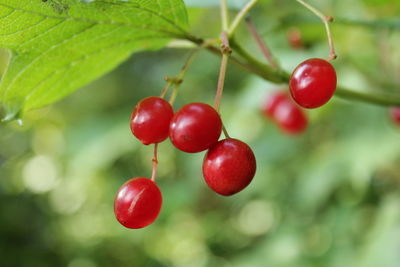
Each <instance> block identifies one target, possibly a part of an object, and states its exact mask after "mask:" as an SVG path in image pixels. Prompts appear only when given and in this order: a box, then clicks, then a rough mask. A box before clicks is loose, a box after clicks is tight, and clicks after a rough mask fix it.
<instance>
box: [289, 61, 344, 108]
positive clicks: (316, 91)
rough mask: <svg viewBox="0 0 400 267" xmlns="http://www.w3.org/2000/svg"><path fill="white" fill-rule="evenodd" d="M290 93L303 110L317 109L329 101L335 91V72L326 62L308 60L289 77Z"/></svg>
mask: <svg viewBox="0 0 400 267" xmlns="http://www.w3.org/2000/svg"><path fill="white" fill-rule="evenodd" d="M289 85H290V93H291V95H292V97H293V99H294V100H295V101H296V103H297V104H299V105H300V106H302V107H304V108H317V107H320V106H322V105H324V104H325V103H326V102H328V101H329V99H331V97H332V96H333V94H334V93H335V90H336V71H335V69H334V68H333V66H332V65H331V64H330V63H329V62H328V61H326V60H324V59H320V58H312V59H308V60H306V61H304V62H302V63H300V64H299V65H298V66H297V67H296V69H295V70H294V71H293V73H292V76H291V77H290V82H289Z"/></svg>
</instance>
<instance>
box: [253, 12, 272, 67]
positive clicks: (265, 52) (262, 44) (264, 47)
mask: <svg viewBox="0 0 400 267" xmlns="http://www.w3.org/2000/svg"><path fill="white" fill-rule="evenodd" d="M246 25H247V28H248V29H249V32H250V33H251V35H252V36H253V37H254V39H255V40H256V42H257V45H258V47H259V48H260V50H261V52H262V53H263V55H264V56H265V58H266V59H267V60H268V62H269V64H270V65H271V66H272V67H274V68H275V69H276V68H278V64H277V63H276V61H275V60H274V57H273V56H272V53H271V50H269V48H268V46H267V44H266V43H265V42H264V40H263V39H262V38H261V36H260V34H259V33H258V32H257V29H256V26H255V25H254V24H253V22H252V21H251V19H250V18H249V17H248V18H246Z"/></svg>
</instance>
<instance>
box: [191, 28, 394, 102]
mask: <svg viewBox="0 0 400 267" xmlns="http://www.w3.org/2000/svg"><path fill="white" fill-rule="evenodd" d="M187 40H189V41H191V42H193V43H195V44H197V45H199V46H205V45H204V43H205V41H203V40H202V39H200V38H197V37H195V36H191V35H188V36H187ZM229 45H230V47H231V48H232V49H233V50H234V51H235V54H238V55H240V57H241V58H243V59H244V60H245V61H243V60H241V59H239V58H237V57H235V56H230V60H231V61H232V62H233V63H235V64H236V65H238V66H239V67H241V68H242V69H243V70H245V71H247V72H249V73H253V74H255V75H257V76H259V77H260V78H262V79H264V80H266V81H269V82H272V83H276V84H281V83H287V82H288V81H289V78H290V74H289V73H287V72H286V71H284V70H281V69H279V70H275V69H273V68H271V66H269V65H266V64H264V63H262V62H261V61H259V60H258V59H256V58H255V57H253V56H252V55H250V54H249V53H248V52H247V51H246V50H245V49H244V48H243V47H242V46H241V45H240V44H239V43H237V42H236V40H235V39H234V38H232V39H230V42H229ZM205 47H206V48H207V50H208V51H210V52H211V53H213V54H215V55H217V56H222V55H221V52H220V50H219V49H218V48H216V47H215V46H212V45H207V46H205ZM335 96H337V97H340V98H343V99H349V100H357V101H361V102H365V103H370V104H375V105H380V106H400V95H397V94H387V93H384V92H381V93H371V92H362V91H356V90H351V89H348V88H344V87H340V86H339V87H337V88H336V92H335Z"/></svg>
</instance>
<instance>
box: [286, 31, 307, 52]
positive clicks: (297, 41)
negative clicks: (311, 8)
mask: <svg viewBox="0 0 400 267" xmlns="http://www.w3.org/2000/svg"><path fill="white" fill-rule="evenodd" d="M287 39H288V41H289V44H290V46H291V47H293V48H294V49H301V48H303V41H302V37H301V32H300V31H299V30H298V29H296V28H293V29H290V30H289V31H288V33H287Z"/></svg>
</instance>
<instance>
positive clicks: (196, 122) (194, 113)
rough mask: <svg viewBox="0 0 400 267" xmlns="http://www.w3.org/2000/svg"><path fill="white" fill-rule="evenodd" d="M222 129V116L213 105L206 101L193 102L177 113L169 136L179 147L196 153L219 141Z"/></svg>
mask: <svg viewBox="0 0 400 267" xmlns="http://www.w3.org/2000/svg"><path fill="white" fill-rule="evenodd" d="M221 130H222V121H221V118H220V116H219V114H218V112H217V111H216V110H215V109H214V108H213V107H211V106H210V105H207V104H204V103H191V104H187V105H185V106H183V107H182V108H181V109H180V110H178V111H177V112H176V113H175V115H174V117H173V118H172V121H171V126H170V130H169V137H170V139H171V142H172V144H174V146H175V147H177V148H178V149H180V150H182V151H185V152H189V153H196V152H200V151H203V150H206V149H208V148H210V147H211V146H212V145H214V144H215V143H216V142H218V138H219V136H220V135H221Z"/></svg>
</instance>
